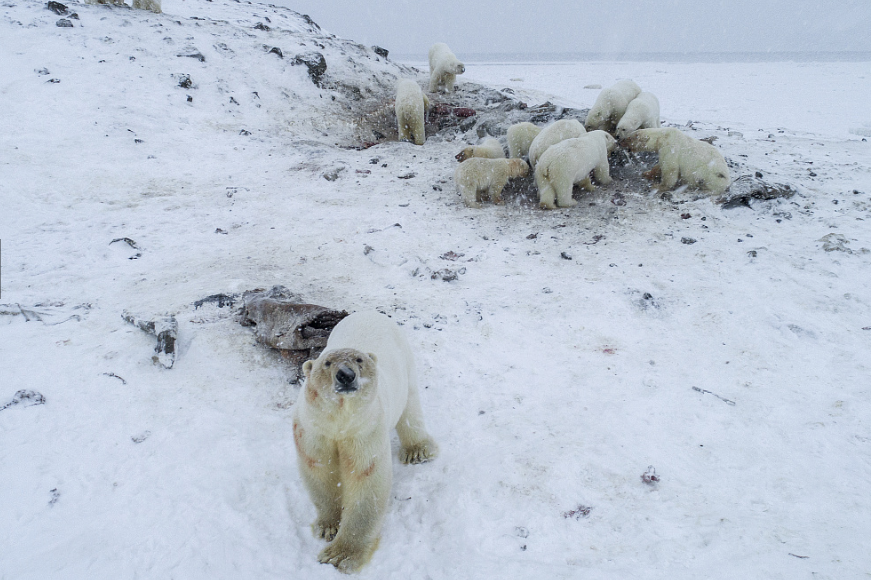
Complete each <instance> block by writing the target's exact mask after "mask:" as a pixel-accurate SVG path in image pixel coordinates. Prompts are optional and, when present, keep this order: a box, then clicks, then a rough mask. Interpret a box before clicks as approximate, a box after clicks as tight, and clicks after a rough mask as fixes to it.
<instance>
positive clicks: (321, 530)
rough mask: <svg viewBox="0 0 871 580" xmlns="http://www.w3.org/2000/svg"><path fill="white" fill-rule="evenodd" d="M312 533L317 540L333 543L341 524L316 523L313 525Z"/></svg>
mask: <svg viewBox="0 0 871 580" xmlns="http://www.w3.org/2000/svg"><path fill="white" fill-rule="evenodd" d="M312 531H313V532H314V535H315V537H316V538H321V539H324V540H326V541H328V542H332V541H333V538H335V537H336V534H338V533H339V522H328V521H320V520H318V521H316V522H315V523H313V524H312Z"/></svg>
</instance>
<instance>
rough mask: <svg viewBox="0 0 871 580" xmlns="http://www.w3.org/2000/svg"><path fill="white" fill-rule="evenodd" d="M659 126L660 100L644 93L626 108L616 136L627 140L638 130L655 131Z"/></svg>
mask: <svg viewBox="0 0 871 580" xmlns="http://www.w3.org/2000/svg"><path fill="white" fill-rule="evenodd" d="M659 125H660V122H659V99H657V98H656V95H654V94H653V93H647V92H642V93H640V94H639V95H638V96H637V97H635V98H634V99H632V101H631V102H630V103H629V106H628V107H626V113H625V114H624V115H623V118H621V119H620V122H619V123H617V130H616V131H615V132H614V136H615V137H616V138H617V139H618V140H620V139H625V138H626V137H628V136H629V134H630V133H632V132H633V131H635V130H636V129H655V128H659Z"/></svg>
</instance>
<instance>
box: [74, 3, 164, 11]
mask: <svg viewBox="0 0 871 580" xmlns="http://www.w3.org/2000/svg"><path fill="white" fill-rule="evenodd" d="M85 3H86V4H111V5H114V6H125V4H124V0H85ZM132 7H133V8H136V9H137V10H151V11H152V12H154V13H156V14H160V12H161V9H160V0H133V3H132Z"/></svg>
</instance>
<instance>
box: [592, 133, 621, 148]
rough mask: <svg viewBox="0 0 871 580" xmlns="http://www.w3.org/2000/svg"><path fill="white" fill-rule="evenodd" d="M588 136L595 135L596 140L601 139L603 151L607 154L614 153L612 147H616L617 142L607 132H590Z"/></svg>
mask: <svg viewBox="0 0 871 580" xmlns="http://www.w3.org/2000/svg"><path fill="white" fill-rule="evenodd" d="M588 135H595V136H596V137H597V138H598V139H601V140H602V141H603V142H604V143H605V149H606V150H607V151H608V153H611V152H612V151H614V147H616V146H617V140H616V139H615V138H614V137H613V136H612V135H611V134H610V133H608V132H607V131H602V130H596V131H590V132H589V133H588Z"/></svg>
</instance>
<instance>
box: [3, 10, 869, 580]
mask: <svg viewBox="0 0 871 580" xmlns="http://www.w3.org/2000/svg"><path fill="white" fill-rule="evenodd" d="M69 6H70V8H71V10H72V11H75V12H76V13H77V14H78V16H79V19H78V20H72V22H73V24H74V27H73V28H58V27H56V26H55V22H56V21H57V20H58V18H60V16H58V15H56V14H54V13H52V12H50V11H48V10H46V9H45V6H44V4H42V3H41V2H32V1H26V0H6V1H5V2H4V3H3V4H0V62H2V66H0V102H2V104H3V114H2V116H0V208H2V211H0V240H2V255H0V257H2V274H3V276H2V297H0V305H2V306H0V352H2V359H0V360H2V363H3V364H2V366H0V408H2V407H3V406H4V405H5V404H6V403H7V402H11V401H12V399H13V396H14V395H15V393H16V392H17V391H19V390H32V391H36V392H38V393H40V394H42V395H43V396H44V397H45V404H43V405H31V406H28V405H27V401H23V402H21V403H19V404H16V405H13V406H10V407H8V408H5V409H4V410H2V411H0V466H2V468H0V506H3V507H2V509H0V546H3V548H2V552H0V578H2V579H3V580H6V579H10V580H11V579H16V580H17V579H19V578H34V579H37V578H38V579H43V578H240V577H245V578H329V577H337V575H338V573H337V572H336V571H335V570H334V569H332V568H331V567H329V566H323V565H320V564H318V563H317V560H316V555H317V553H318V552H319V550H320V549H321V547H322V543H321V542H320V541H318V540H315V539H314V538H313V537H312V536H311V533H310V530H309V524H310V522H311V521H312V519H313V518H314V508H313V506H312V505H311V502H310V501H309V499H308V497H307V495H306V493H305V490H304V489H303V487H302V485H301V482H300V480H299V476H298V473H297V469H296V459H295V452H294V450H293V445H292V436H291V425H290V420H289V418H290V414H291V412H292V404H293V401H294V400H295V398H296V393H297V389H298V388H297V387H296V386H294V385H291V384H289V383H288V380H287V379H288V375H289V372H288V369H287V367H286V366H285V363H284V361H282V359H281V358H280V357H279V356H278V355H276V354H275V353H274V352H270V351H268V350H266V349H265V348H264V347H262V346H261V345H257V344H255V341H254V338H253V336H252V334H251V331H250V330H249V329H247V328H245V327H242V326H240V325H239V324H238V323H237V322H236V320H235V318H234V316H233V312H232V311H231V310H230V309H229V308H217V307H216V306H215V305H206V306H203V307H202V308H199V309H195V308H194V306H193V302H194V301H196V300H198V299H201V298H203V297H205V296H208V295H210V294H215V293H218V292H223V293H238V292H242V291H244V290H249V289H252V288H256V287H270V286H272V285H275V284H281V285H284V286H287V287H288V288H290V289H291V290H293V291H295V292H299V293H301V294H303V295H304V296H305V298H306V299H308V300H309V301H311V302H313V303H316V304H322V305H324V306H329V307H332V308H341V309H346V310H349V311H350V310H359V309H364V308H378V309H380V310H382V311H384V312H386V313H388V314H390V315H391V316H392V317H393V318H394V319H395V320H397V321H398V322H400V323H402V324H403V325H404V327H405V329H406V331H407V333H408V335H409V338H410V339H411V341H412V344H413V346H414V347H415V349H416V353H417V355H418V362H419V368H420V374H421V384H422V385H425V386H426V389H425V390H424V391H423V393H422V396H423V404H424V411H425V414H426V417H427V421H428V426H429V428H430V430H431V432H432V433H433V435H434V436H435V438H436V439H437V440H438V442H439V445H440V447H441V452H442V453H441V456H440V457H439V458H438V459H437V460H436V461H434V462H432V463H429V464H425V465H422V466H415V467H406V466H402V465H399V464H398V462H395V465H394V474H395V480H394V491H393V498H394V499H393V502H392V504H391V507H390V513H389V515H388V517H387V520H386V523H385V527H384V531H383V537H382V540H381V545H380V548H379V550H378V551H377V552H376V554H375V556H374V557H373V560H372V562H371V563H370V564H369V566H368V567H367V568H365V569H364V571H363V572H362V574H361V577H363V578H387V577H391V578H392V577H407V578H433V579H439V578H489V577H503V578H541V577H554V578H579V577H584V578H630V577H631V578H662V577H665V576H671V577H676V578H734V577H744V578H751V577H752V578H790V579H791V578H810V577H816V578H833V579H834V578H859V577H863V576H866V575H868V574H871V558H869V556H868V554H869V550H868V542H867V538H868V537H869V535H871V518H869V517H868V514H869V513H871V494H869V481H871V419H869V417H871V380H869V362H868V361H869V357H868V352H869V349H871V330H866V328H868V327H871V295H869V290H868V283H869V266H871V253H869V250H868V249H869V248H871V235H869V230H868V225H867V224H868V221H869V220H871V200H869V194H871V150H869V143H867V142H863V141H861V138H860V137H859V136H857V135H850V134H849V133H846V131H840V130H839V131H831V132H825V131H822V130H820V131H816V129H815V127H816V126H817V125H814V126H813V128H812V130H809V129H808V127H807V126H804V125H802V126H780V125H778V124H773V126H770V125H767V124H762V123H761V121H760V119H761V118H762V115H760V114H758V113H753V111H754V110H755V109H753V103H752V102H748V103H747V104H746V107H747V108H748V111H749V112H748V114H747V117H746V118H745V119H744V120H745V121H746V123H747V124H746V125H744V126H741V127H740V131H741V132H742V133H743V135H739V134H737V133H735V131H732V134H731V135H730V134H729V128H730V125H731V124H732V123H733V122H735V121H736V116H732V115H730V117H729V118H724V119H722V120H721V119H718V118H717V117H716V116H715V115H716V114H717V113H718V112H722V109H721V108H720V109H718V108H715V107H713V108H712V107H710V103H708V102H707V101H706V100H705V97H704V96H702V95H703V94H704V93H701V92H699V91H696V92H693V91H692V90H689V89H688V88H687V85H686V83H687V82H688V81H687V77H688V76H690V75H691V74H692V73H697V74H699V75H701V74H703V71H704V68H705V66H706V65H703V64H699V65H693V66H695V67H696V69H693V70H679V71H677V70H676V71H672V72H663V73H662V74H663V75H664V76H665V78H667V79H670V80H671V81H672V82H666V83H662V84H661V85H657V86H656V89H657V90H656V92H657V95H658V96H659V98H660V101H661V102H662V103H663V113H664V116H665V118H666V121H670V122H672V123H677V124H680V125H683V124H685V123H686V121H687V120H688V119H687V118H685V117H686V116H687V115H685V114H683V113H685V112H691V113H694V114H692V116H691V117H690V118H692V119H693V120H694V121H695V124H694V126H695V129H696V131H695V133H696V134H697V135H698V136H700V137H701V136H717V137H718V140H717V141H716V142H715V143H716V145H717V146H719V147H720V148H721V150H722V151H723V152H724V154H725V155H726V157H727V158H728V159H729V160H730V161H732V162H733V163H735V164H737V165H736V166H737V173H750V174H753V173H754V172H756V171H760V172H761V173H762V174H763V175H765V177H766V178H767V179H771V181H774V182H785V183H790V184H792V185H794V186H796V187H797V188H798V189H799V195H797V196H795V197H794V198H792V199H785V200H775V201H771V202H756V203H754V204H753V208H752V209H751V208H746V207H739V208H736V209H730V210H726V209H722V208H721V207H720V206H718V205H716V204H714V203H712V202H710V201H708V200H698V201H684V200H681V199H680V196H678V197H677V198H676V201H675V202H670V201H666V200H662V199H657V198H655V197H654V196H652V195H651V194H650V193H649V191H648V189H646V188H639V187H637V186H635V185H632V186H631V187H630V186H629V185H627V184H626V183H621V182H619V181H618V180H615V183H614V184H613V185H612V186H609V187H608V188H603V189H602V190H600V191H599V192H597V193H595V194H593V195H591V196H590V197H589V198H588V199H584V202H583V203H581V204H580V205H579V206H578V207H576V208H573V209H571V210H559V211H555V212H543V211H539V210H537V209H535V207H534V204H530V203H529V202H528V201H526V200H522V199H520V198H517V197H514V198H511V197H509V203H508V204H506V205H505V206H504V207H498V208H497V207H492V206H485V208H484V209H482V210H471V209H467V208H465V207H464V206H463V205H462V202H461V200H460V198H459V196H458V195H457V194H456V192H455V190H454V187H453V184H452V182H451V176H452V174H453V170H454V168H455V167H456V162H455V161H454V159H453V155H455V154H456V153H457V152H458V151H459V149H460V148H462V146H463V145H464V144H465V143H467V142H473V141H474V139H475V138H476V135H475V133H474V131H472V132H470V133H469V134H466V135H460V136H458V137H456V138H454V137H452V136H450V135H443V136H435V137H433V138H431V139H429V140H428V141H427V143H426V145H425V146H424V147H422V148H421V147H416V146H414V145H411V144H407V143H396V142H391V143H384V144H380V145H377V146H375V147H372V148H370V149H366V150H363V151H359V150H355V149H349V148H345V146H346V145H351V144H354V143H357V142H359V126H358V124H357V122H358V112H359V111H360V110H370V109H371V108H373V107H376V106H377V105H378V103H379V102H383V101H384V99H385V98H388V96H387V95H389V92H390V90H391V87H392V86H393V83H394V82H395V79H396V78H398V77H401V76H412V77H413V78H416V79H417V80H418V81H420V82H423V81H424V78H425V77H424V75H423V74H418V73H415V72H414V71H413V70H412V69H410V68H408V67H405V66H402V65H398V64H394V63H392V62H390V61H386V60H384V59H383V58H380V57H377V56H376V55H375V53H374V52H372V51H371V50H369V49H368V48H365V47H360V46H359V45H356V44H355V43H353V42H349V41H344V40H342V39H336V38H333V37H331V36H330V35H329V34H328V33H326V32H324V31H321V30H320V29H318V28H317V27H315V26H313V25H312V24H311V23H310V22H308V21H306V20H305V19H304V18H302V17H300V16H299V15H296V14H295V13H293V12H291V11H288V10H285V9H281V8H275V7H270V6H266V5H262V4H256V3H251V4H249V3H247V2H243V3H239V2H232V1H224V0H215V1H213V2H209V1H207V0H186V1H183V2H179V1H175V0H172V1H167V2H165V3H164V6H163V8H164V11H165V12H166V13H165V14H162V15H154V14H151V13H148V12H142V11H133V10H129V9H125V8H109V7H105V6H90V5H85V4H72V3H70V4H69ZM267 18H268V20H267ZM258 23H262V24H264V25H265V26H267V27H269V28H270V30H263V29H257V28H254V27H255V25H257V24H258ZM272 47H278V48H280V49H281V52H282V54H283V56H284V58H281V57H279V56H278V55H277V54H275V53H273V52H269V51H270V50H271V48H272ZM312 50H314V51H317V52H320V53H322V54H323V55H324V56H325V57H326V61H327V65H328V68H327V73H326V76H325V81H324V88H319V87H317V86H315V85H314V84H313V83H312V81H311V79H310V78H309V75H308V70H307V68H306V67H305V66H304V65H293V64H292V62H293V57H294V56H295V55H297V54H302V53H305V52H308V51H312ZM190 54H201V55H202V56H203V57H204V58H205V61H204V62H201V61H200V60H199V59H198V58H193V57H189V56H185V55H190ZM178 55H182V56H178ZM866 65H867V63H855V64H854V65H853V68H848V69H847V70H845V72H844V74H845V75H848V74H849V75H852V76H859V75H861V74H863V73H861V70H862V67H863V66H866ZM634 66H636V67H639V68H641V67H645V68H646V67H650V68H655V67H657V66H658V65H655V64H652V63H643V64H641V63H636V64H635V65H634ZM519 68H520V67H519ZM530 70H532V69H530ZM733 70H738V69H733ZM740 70H741V72H743V69H740ZM760 70H762V72H765V71H764V70H763V69H760ZM44 71H48V72H47V73H46V74H43V73H44ZM527 72H528V71H527ZM474 73H475V71H474V68H473V67H470V70H469V71H468V73H467V75H466V76H469V77H474ZM642 73H643V71H639V74H642ZM516 74H517V76H524V75H526V73H525V72H522V71H521V72H518V73H516ZM184 75H189V76H190V78H191V82H192V83H193V84H192V86H191V87H190V88H183V87H180V86H179V83H180V82H181V81H182V80H184ZM415 75H417V76H415ZM511 76H512V77H513V76H514V75H513V74H512V75H511ZM606 77H607V75H606V74H603V73H602V72H601V71H597V70H590V71H589V80H588V82H589V83H594V82H597V83H601V84H607V83H608V82H609V80H610V79H609V78H606ZM480 78H481V80H485V81H486V80H488V79H487V78H485V71H483V70H482V71H481V77H480ZM50 79H56V80H58V81H60V82H49V81H50ZM636 80H638V79H636ZM645 80H646V79H645ZM460 81H461V82H468V80H467V79H464V78H463V77H460ZM493 82H494V84H495V82H496V81H495V80H494V81H493ZM640 82H642V86H650V85H651V84H652V81H650V82H644V81H640ZM352 86H353V87H358V88H361V93H360V94H357V93H355V92H354V90H353V89H350V88H348V87H352ZM502 86H503V85H502V84H498V85H496V88H501V87H502ZM552 86H553V84H550V85H549V84H548V83H546V82H542V84H540V85H533V84H532V83H529V84H528V85H526V86H516V87H514V88H515V89H516V90H517V91H518V92H519V93H522V94H523V95H524V96H528V97H529V98H530V101H529V102H530V103H534V102H538V100H537V99H539V97H540V100H542V101H543V100H544V99H545V98H548V97H547V95H546V94H545V93H546V92H547V90H548V87H552ZM524 91H526V92H525V93H524ZM255 93H256V94H255ZM587 94H588V95H589V96H588V97H583V98H581V97H577V98H576V97H574V96H572V95H566V94H563V96H562V98H563V99H565V102H563V104H567V105H573V106H578V107H581V106H589V104H590V103H591V102H592V100H593V99H594V98H595V91H587ZM692 95H698V96H697V97H695V98H693V97H692ZM189 96H190V97H191V101H188V97H189ZM587 98H588V99H589V100H588V101H585V100H584V99H587ZM845 98H847V97H845ZM231 99H232V100H231ZM334 99H335V100H334ZM552 100H554V99H553V98H552ZM556 100H557V101H559V98H557V99H556ZM853 100H858V97H855V96H854V95H853V94H852V93H851V94H850V96H849V102H853ZM670 103H675V106H679V107H680V114H674V116H671V117H670V116H669V113H668V111H669V104H670ZM785 107H787V108H790V107H789V105H785ZM797 108H798V107H797V106H796V107H795V109H797ZM736 109H738V108H737V107H736ZM795 109H793V112H792V113H791V115H792V116H793V117H790V118H796V119H799V118H802V112H801V111H800V110H795ZM673 110H674V109H673ZM738 113H740V109H738ZM836 114H837V113H834V112H833V113H832V117H834V116H835V115H836ZM739 121H740V119H739ZM860 121H861V122H869V121H871V119H859V120H857V123H859V122H860ZM815 123H816V121H815ZM851 123H852V121H851ZM857 123H852V124H850V127H852V126H856V124H857ZM731 126H732V127H734V125H731ZM820 126H822V122H820ZM778 130H781V131H783V132H782V133H779V132H778ZM814 131H816V132H814ZM769 135H772V137H769ZM338 168H344V169H343V170H342V171H340V172H339V174H338V179H336V180H334V181H328V180H326V179H324V178H323V177H322V175H323V174H324V173H330V172H332V171H334V170H336V169H338ZM358 171H359V172H358ZM367 171H368V172H369V173H366V172H367ZM410 173H414V176H413V177H411V178H405V177H407V176H408V175H409V174H410ZM811 173H814V174H815V175H811ZM854 191H855V192H856V193H854ZM618 194H619V195H618ZM621 196H622V199H621ZM615 202H616V203H615ZM624 202H625V204H624ZM835 202H837V203H835ZM621 204H623V205H621ZM686 215H688V216H689V217H686V218H685V217H684V216H686ZM825 236H829V237H828V238H826V239H827V240H828V241H830V242H832V243H831V244H829V245H828V247H829V248H832V247H835V248H837V247H840V248H842V249H841V250H838V249H834V250H833V251H826V250H825V249H824V245H826V244H825V243H824V242H823V241H821V240H822V239H823V238H824V237H825ZM837 236H842V237H843V239H841V238H838V237H837ZM125 237H126V238H130V239H131V240H133V241H134V242H135V243H136V245H137V247H138V249H134V248H131V247H130V246H129V245H127V244H126V243H124V242H115V243H111V242H112V240H116V239H119V238H125ZM684 238H686V239H687V240H689V239H694V240H696V241H695V243H682V239H684ZM448 252H454V254H462V257H460V258H459V259H457V260H455V261H453V260H451V259H449V258H452V257H453V255H448V254H447V253H448ZM137 253H138V254H141V255H139V256H138V257H136V254H137ZM563 255H564V257H563ZM442 256H445V258H443V257H442ZM132 257H136V259H130V258H132ZM569 258H570V259H569ZM445 268H448V269H450V270H453V271H456V272H458V273H459V278H458V279H457V280H455V281H451V282H445V281H443V280H440V279H437V278H436V279H433V278H432V277H431V274H432V273H433V272H438V271H440V270H442V269H445ZM21 309H23V310H25V311H27V312H36V313H38V318H41V319H42V320H38V319H37V316H34V315H33V314H30V315H28V316H25V315H24V314H22V313H21ZM124 311H130V312H134V313H137V314H140V315H142V316H146V317H154V316H158V315H163V314H174V315H176V317H177V319H178V321H179V326H180V329H179V342H180V344H179V354H178V358H177V360H176V362H175V365H174V366H173V368H172V369H169V370H168V369H164V368H162V367H160V366H157V365H154V364H152V361H151V355H152V351H153V347H154V338H153V337H151V336H149V335H147V334H146V333H144V332H142V331H140V330H139V329H137V328H135V327H133V326H132V325H130V324H128V323H126V322H125V321H124V320H123V319H122V318H121V314H122V312H124ZM28 318H29V319H30V320H29V321H28V320H27V319H28ZM694 388H695V389H694ZM31 402H32V401H31ZM648 466H653V467H654V468H655V470H656V474H657V475H658V477H659V478H660V481H659V482H658V483H654V484H653V485H648V484H645V483H644V482H642V479H641V475H642V474H643V473H645V472H646V471H647V470H648ZM583 508H589V510H587V509H583ZM585 513H586V514H587V515H584V514H585Z"/></svg>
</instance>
